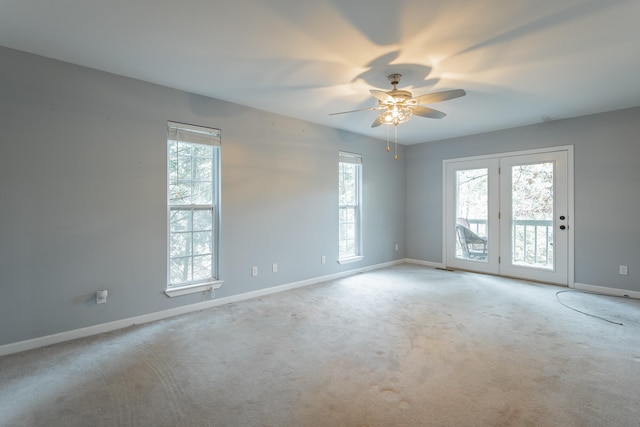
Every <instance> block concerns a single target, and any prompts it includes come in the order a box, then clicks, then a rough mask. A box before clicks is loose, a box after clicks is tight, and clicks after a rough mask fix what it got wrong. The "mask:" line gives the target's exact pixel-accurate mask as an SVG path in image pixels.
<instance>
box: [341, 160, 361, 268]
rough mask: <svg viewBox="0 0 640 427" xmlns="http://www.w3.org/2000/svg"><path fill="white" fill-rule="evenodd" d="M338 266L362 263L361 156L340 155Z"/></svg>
mask: <svg viewBox="0 0 640 427" xmlns="http://www.w3.org/2000/svg"><path fill="white" fill-rule="evenodd" d="M338 205H339V206H338V211H339V214H338V215H339V219H338V228H339V231H338V244H339V248H338V262H340V263H346V262H354V261H360V260H361V259H362V209H361V205H362V156H360V155H359V154H351V153H342V152H341V153H340V155H339V163H338Z"/></svg>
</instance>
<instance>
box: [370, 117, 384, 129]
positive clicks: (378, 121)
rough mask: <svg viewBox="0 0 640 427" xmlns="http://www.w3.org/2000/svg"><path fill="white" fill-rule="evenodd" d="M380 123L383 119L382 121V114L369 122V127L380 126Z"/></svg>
mask: <svg viewBox="0 0 640 427" xmlns="http://www.w3.org/2000/svg"><path fill="white" fill-rule="evenodd" d="M382 123H383V121H382V116H378V118H377V119H375V120H374V121H373V123H372V124H371V127H372V128H377V127H378V126H380V125H381V124H382Z"/></svg>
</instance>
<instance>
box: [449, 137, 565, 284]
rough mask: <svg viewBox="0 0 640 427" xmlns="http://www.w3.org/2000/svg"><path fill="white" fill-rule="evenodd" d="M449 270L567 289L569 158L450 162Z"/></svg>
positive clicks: (542, 155)
mask: <svg viewBox="0 0 640 427" xmlns="http://www.w3.org/2000/svg"><path fill="white" fill-rule="evenodd" d="M444 166H445V169H444V170H445V189H444V191H445V224H444V226H445V260H446V265H447V266H448V267H453V268H460V269H464V270H470V271H477V272H482V273H490V274H498V275H504V276H510V277H517V278H522V279H529V280H537V281H542V282H549V283H557V284H568V273H569V258H570V257H569V248H570V245H569V240H570V239H569V232H570V230H569V223H570V215H569V214H570V213H569V209H570V204H569V179H568V177H569V174H568V172H567V171H568V168H569V164H568V150H567V149H563V150H559V151H544V152H533V153H531V152H529V153H526V154H517V153H516V154H505V155H501V156H496V157H482V158H474V159H464V160H451V161H445V164H444Z"/></svg>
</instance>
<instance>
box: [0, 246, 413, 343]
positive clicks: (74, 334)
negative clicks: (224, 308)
mask: <svg viewBox="0 0 640 427" xmlns="http://www.w3.org/2000/svg"><path fill="white" fill-rule="evenodd" d="M405 261H406V260H402V259H401V260H396V261H390V262H385V263H382V264H376V265H371V266H368V267H362V268H357V269H353V270H348V271H343V272H340V273H334V274H329V275H326V276H321V277H315V278H313V279H307V280H301V281H299V282H293V283H287V284H285V285H280V286H273V287H270V288H265V289H259V290H257V291H252V292H246V293H242V294H238V295H232V296H228V297H224V298H219V299H212V300H209V301H203V302H199V303H196V304H189V305H185V306H181V307H176V308H171V309H169V310H163V311H157V312H154V313H149V314H143V315H141V316H136V317H129V318H127V319H121V320H116V321H113V322H107V323H101V324H99V325H94V326H88V327H86V328H80V329H73V330H71V331H65V332H60V333H57V334H52V335H45V336H43V337H38V338H33V339H29V340H25V341H19V342H16V343H11V344H5V345H1V346H0V356H6V355H9V354H14V353H20V352H22V351H27V350H33V349H36V348H40V347H46V346H48V345H53V344H58V343H61V342H65V341H71V340H75V339H78V338H85V337H89V336H92V335H97V334H102V333H105V332H112V331H115V330H118V329H123V328H128V327H129V326H133V325H140V324H144V323H149V322H155V321H157V320H162V319H167V318H169V317H174V316H179V315H181V314H187V313H192V312H194V311H200V310H204V309H207V308H212V307H217V306H221V305H224V304H230V303H232V302H238V301H244V300H248V299H252V298H258V297H262V296H266V295H271V294H275V293H279V292H284V291H288V290H290V289H296V288H301V287H303V286H309V285H315V284H317V283H323V282H328V281H330V280H335V279H339V278H341V277H346V276H351V275H353V274H357V273H362V272H365V271H372V270H378V269H380V268H385V267H391V266H393V265H397V264H402V263H404V262H405Z"/></svg>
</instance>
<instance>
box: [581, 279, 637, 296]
mask: <svg viewBox="0 0 640 427" xmlns="http://www.w3.org/2000/svg"><path fill="white" fill-rule="evenodd" d="M569 287H570V288H573V289H578V290H581V291H587V292H594V293H596V294H605V295H611V296H615V297H629V298H634V299H640V292H638V291H628V290H625V289H617V288H607V287H606V286H595V285H587V284H585V283H574V284H573V285H569Z"/></svg>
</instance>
